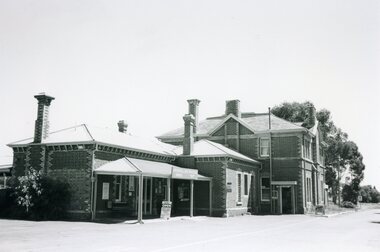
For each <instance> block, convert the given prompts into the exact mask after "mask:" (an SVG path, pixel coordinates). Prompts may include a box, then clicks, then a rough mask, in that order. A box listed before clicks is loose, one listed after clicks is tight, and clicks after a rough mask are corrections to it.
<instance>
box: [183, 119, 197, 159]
mask: <svg viewBox="0 0 380 252" xmlns="http://www.w3.org/2000/svg"><path fill="white" fill-rule="evenodd" d="M183 120H184V122H185V132H184V137H183V155H191V152H192V151H193V145H194V129H193V127H194V123H195V118H194V116H193V115H191V114H186V115H184V117H183Z"/></svg>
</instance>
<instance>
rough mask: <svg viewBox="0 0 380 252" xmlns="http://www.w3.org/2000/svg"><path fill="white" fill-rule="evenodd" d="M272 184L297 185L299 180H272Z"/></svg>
mask: <svg viewBox="0 0 380 252" xmlns="http://www.w3.org/2000/svg"><path fill="white" fill-rule="evenodd" d="M272 185H283V186H288V185H297V181H272Z"/></svg>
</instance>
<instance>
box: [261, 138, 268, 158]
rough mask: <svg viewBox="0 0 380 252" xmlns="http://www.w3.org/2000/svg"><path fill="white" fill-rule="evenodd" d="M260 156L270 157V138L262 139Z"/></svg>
mask: <svg viewBox="0 0 380 252" xmlns="http://www.w3.org/2000/svg"><path fill="white" fill-rule="evenodd" d="M260 156H262V157H269V138H260Z"/></svg>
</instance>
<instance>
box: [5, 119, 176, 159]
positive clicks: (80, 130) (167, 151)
mask: <svg viewBox="0 0 380 252" xmlns="http://www.w3.org/2000/svg"><path fill="white" fill-rule="evenodd" d="M84 142H97V143H104V144H109V145H113V146H119V147H122V148H128V149H133V150H140V151H142V152H150V153H157V154H163V155H175V153H174V152H173V149H174V148H175V147H176V146H173V145H170V144H166V143H163V142H161V141H159V140H158V139H156V138H144V137H139V136H134V135H130V134H126V133H121V132H119V131H117V130H116V129H115V130H110V129H107V128H97V127H92V126H89V125H87V124H81V125H78V126H74V127H70V128H67V129H63V130H59V131H54V132H51V133H50V134H49V135H48V137H47V138H46V139H43V140H42V143H43V144H61V143H64V144H67V143H84ZM30 143H33V138H28V139H24V140H21V141H17V142H13V143H10V144H8V145H9V146H11V147H12V146H16V145H26V144H30Z"/></svg>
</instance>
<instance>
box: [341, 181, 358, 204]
mask: <svg viewBox="0 0 380 252" xmlns="http://www.w3.org/2000/svg"><path fill="white" fill-rule="evenodd" d="M358 196H359V192H357V191H356V190H354V188H353V186H352V185H344V187H343V190H342V199H343V201H350V202H352V203H354V204H356V203H357V201H358Z"/></svg>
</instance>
